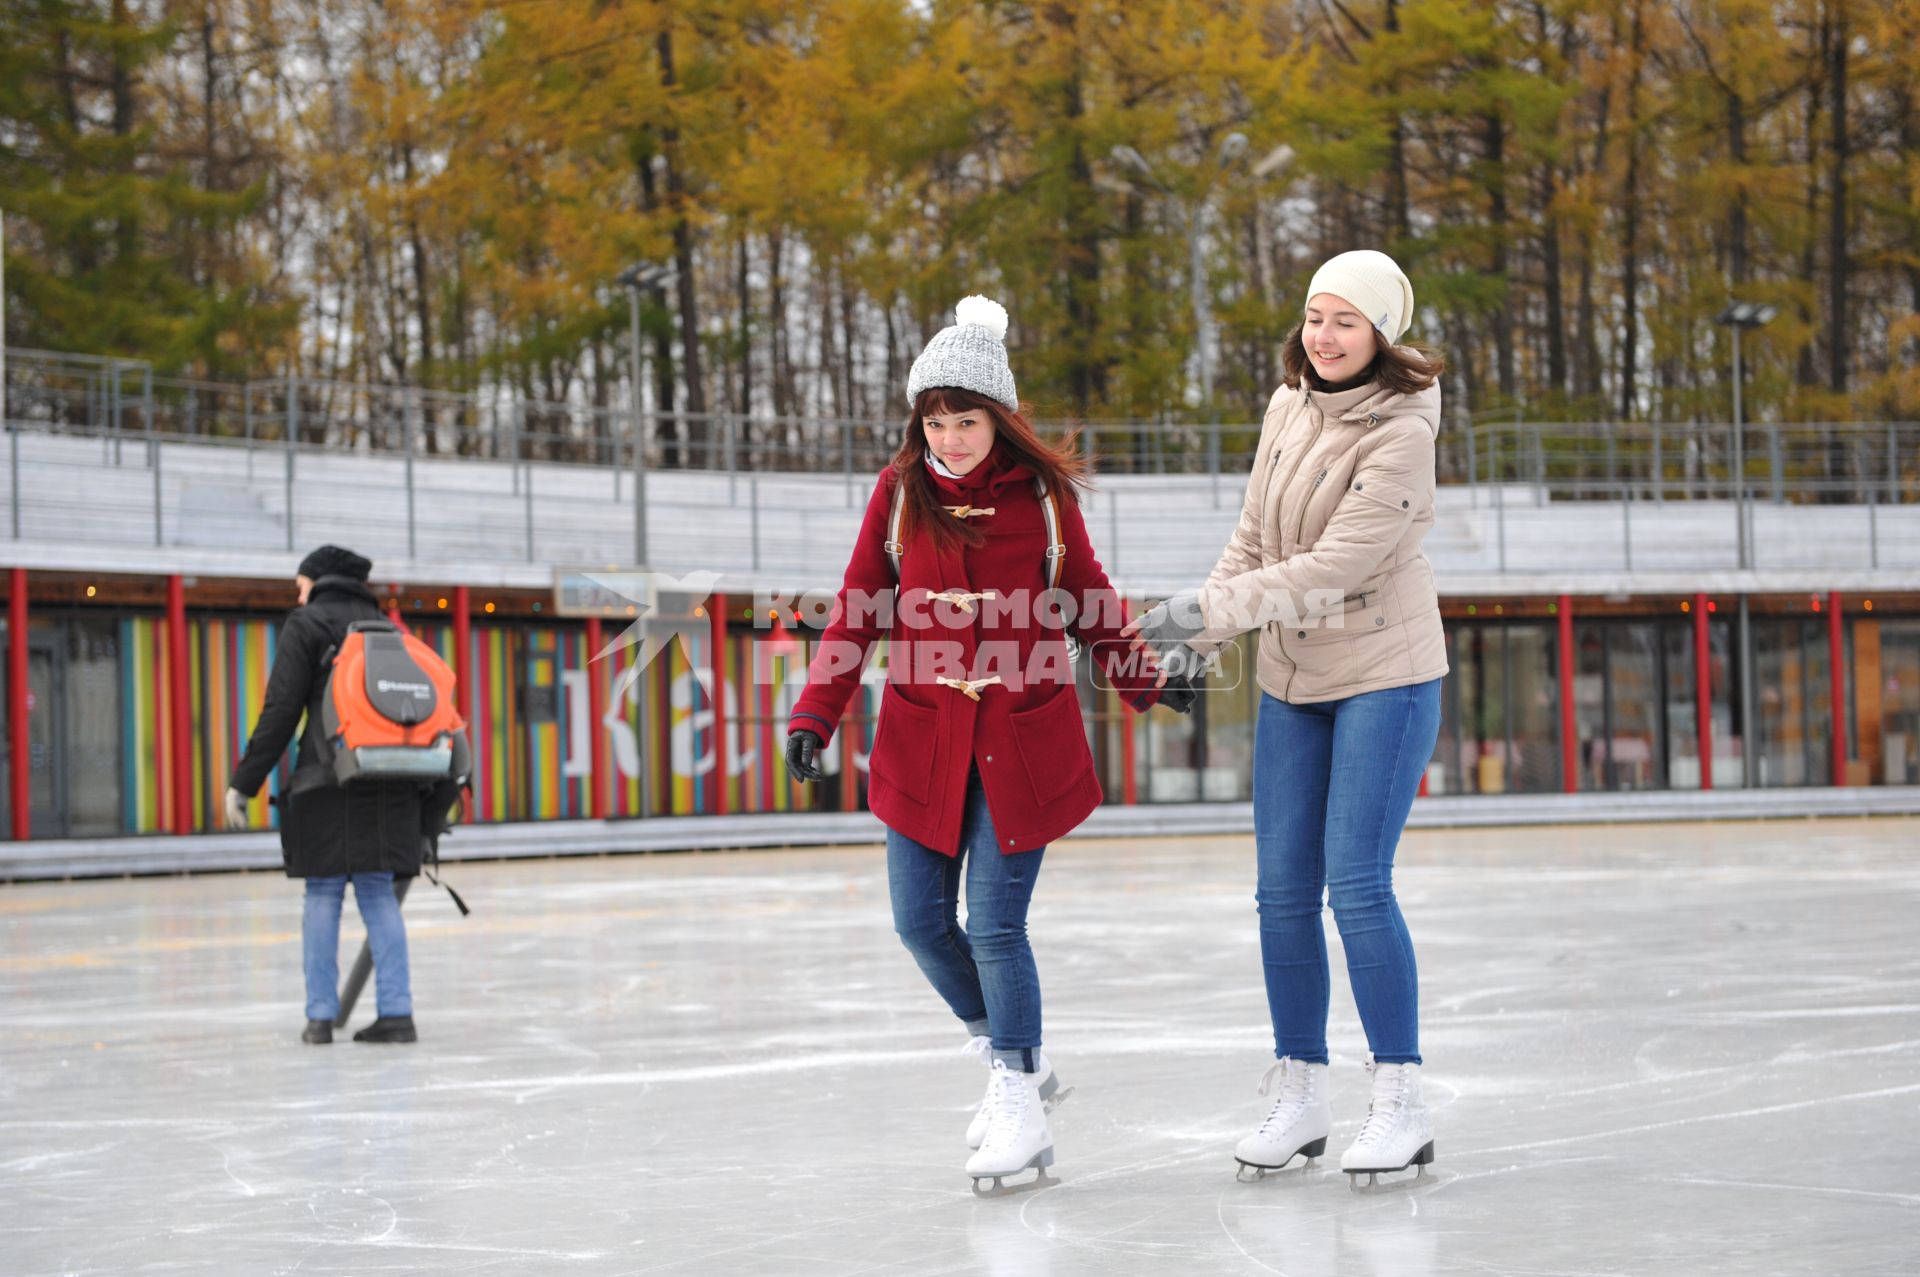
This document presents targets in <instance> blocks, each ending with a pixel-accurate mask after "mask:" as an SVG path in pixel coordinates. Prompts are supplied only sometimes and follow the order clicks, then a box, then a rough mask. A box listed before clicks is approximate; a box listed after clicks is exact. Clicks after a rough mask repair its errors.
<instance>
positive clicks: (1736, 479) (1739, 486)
mask: <svg viewBox="0 0 1920 1277" xmlns="http://www.w3.org/2000/svg"><path fill="white" fill-rule="evenodd" d="M1745 326H1746V325H1745V324H1743V323H1741V322H1740V321H1739V320H1738V319H1735V320H1734V322H1733V485H1734V486H1733V519H1734V524H1735V527H1736V531H1737V534H1738V535H1737V536H1736V537H1735V538H1734V547H1735V549H1734V561H1735V563H1736V565H1737V566H1739V567H1741V568H1743V569H1744V568H1745V567H1746V566H1747V563H1748V558H1749V556H1748V552H1747V504H1746V501H1745V495H1746V481H1747V448H1746V439H1745V438H1744V436H1745V435H1746V431H1745V430H1743V429H1742V428H1741V426H1742V417H1741V408H1742V406H1743V405H1742V403H1741V400H1740V383H1741V381H1742V380H1743V378H1742V376H1741V371H1742V370H1741V367H1740V330H1741V329H1742V328H1744V327H1745Z"/></svg>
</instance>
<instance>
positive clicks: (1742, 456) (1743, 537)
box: [1714, 302, 1780, 568]
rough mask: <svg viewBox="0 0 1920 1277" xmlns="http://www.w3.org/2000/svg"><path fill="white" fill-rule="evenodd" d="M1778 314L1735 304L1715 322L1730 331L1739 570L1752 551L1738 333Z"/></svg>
mask: <svg viewBox="0 0 1920 1277" xmlns="http://www.w3.org/2000/svg"><path fill="white" fill-rule="evenodd" d="M1779 313H1780V310H1779V308H1778V307H1777V306H1768V305H1765V304H1764V303H1761V302H1734V303H1733V304H1732V305H1730V306H1728V307H1727V308H1726V309H1725V310H1723V311H1721V312H1720V313H1719V315H1717V316H1716V317H1715V318H1714V322H1715V323H1716V324H1720V325H1722V326H1724V327H1726V328H1730V329H1732V330H1733V485H1734V486H1733V516H1734V524H1735V528H1736V532H1737V536H1736V538H1735V542H1734V545H1735V558H1736V562H1737V564H1738V566H1739V567H1741V568H1746V567H1749V566H1751V559H1752V547H1751V546H1750V545H1749V544H1748V536H1747V497H1746V492H1747V450H1746V439H1745V435H1746V430H1745V428H1744V427H1745V425H1746V417H1745V414H1744V412H1743V411H1742V409H1743V406H1744V405H1743V403H1742V399H1741V392H1742V389H1743V383H1744V381H1745V369H1744V368H1743V367H1742V365H1741V362H1740V333H1741V331H1742V330H1743V329H1747V328H1758V327H1760V326H1761V325H1762V324H1764V323H1766V322H1768V321H1769V320H1771V319H1772V318H1773V317H1774V316H1775V315H1777V314H1779Z"/></svg>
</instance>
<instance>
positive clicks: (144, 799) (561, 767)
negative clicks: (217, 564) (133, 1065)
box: [120, 616, 884, 833]
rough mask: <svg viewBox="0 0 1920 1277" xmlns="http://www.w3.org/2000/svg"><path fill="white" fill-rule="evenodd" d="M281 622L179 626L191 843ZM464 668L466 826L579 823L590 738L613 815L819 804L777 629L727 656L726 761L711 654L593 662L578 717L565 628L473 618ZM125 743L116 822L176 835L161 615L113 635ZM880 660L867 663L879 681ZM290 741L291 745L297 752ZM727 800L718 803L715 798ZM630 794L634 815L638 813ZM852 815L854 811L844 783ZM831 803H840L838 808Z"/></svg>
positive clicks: (240, 739)
mask: <svg viewBox="0 0 1920 1277" xmlns="http://www.w3.org/2000/svg"><path fill="white" fill-rule="evenodd" d="M411 628H412V629H413V631H414V633H416V634H417V635H419V637H420V638H421V639H422V640H423V641H425V642H426V643H427V644H428V645H429V646H430V647H432V648H433V649H434V650H435V651H437V652H439V653H440V655H441V658H442V659H443V660H446V661H447V663H448V664H449V665H455V664H456V662H455V661H454V659H453V657H454V651H453V627H452V625H451V624H449V623H447V622H444V621H439V620H435V621H431V622H425V623H421V624H416V625H413V626H412V627H411ZM278 630H279V622H278V621H269V620H260V619H253V618H233V617H196V618H190V619H189V621H188V668H189V684H190V689H191V690H190V694H191V697H192V705H191V707H190V716H191V721H192V727H193V737H194V746H195V748H194V752H193V760H192V766H193V784H192V802H193V811H192V818H191V824H192V826H193V827H194V828H196V829H212V828H215V827H217V826H218V824H219V822H220V819H221V801H222V797H223V795H224V793H225V790H226V786H227V780H228V778H229V777H230V776H231V775H232V772H233V768H234V765H235V763H236V762H237V761H238V760H239V758H240V756H241V754H242V753H243V752H244V750H245V748H246V742H247V738H248V736H249V735H250V734H251V732H252V730H253V724H254V720H255V719H256V718H257V717H258V715H259V712H260V707H261V703H262V701H263V699H264V696H265V689H266V684H267V677H268V673H269V671H270V670H271V668H272V664H273V656H274V648H275V640H276V638H277V634H278ZM471 636H472V651H471V653H470V669H471V671H472V675H471V676H472V678H473V680H474V697H473V705H474V713H473V722H472V724H471V725H470V730H471V735H472V740H473V747H474V785H473V801H472V803H471V804H470V807H469V811H468V816H467V819H469V820H481V821H509V820H556V819H573V818H580V817H584V816H587V815H589V814H590V813H591V810H592V806H591V789H590V786H591V785H592V784H593V783H594V780H595V778H594V777H593V776H592V775H591V760H592V752H593V751H592V744H593V741H592V734H593V733H594V732H596V731H599V732H602V733H604V737H603V740H602V742H601V744H602V774H601V777H600V778H599V779H600V783H602V784H603V785H604V786H605V792H606V795H607V803H606V810H607V813H608V815H610V816H613V817H620V816H635V815H638V814H640V813H641V811H642V810H643V809H644V810H646V811H649V812H651V813H653V814H655V815H700V814H706V813H712V812H716V811H718V810H720V809H721V807H722V806H723V805H724V807H725V810H727V811H730V812H763V811H791V810H801V809H810V808H814V807H817V806H819V805H821V804H822V801H823V796H822V794H821V793H820V792H819V791H817V790H814V789H812V788H811V787H803V786H801V785H798V784H797V783H796V782H794V781H793V780H792V779H791V778H790V777H788V775H787V771H786V766H785V761H784V758H783V752H784V746H785V740H786V722H787V713H788V711H789V710H790V709H791V707H792V704H793V702H794V700H795V699H796V698H797V696H798V694H799V690H800V687H801V685H802V683H803V681H804V679H805V677H806V667H807V659H808V656H809V654H810V653H809V645H808V643H807V642H806V641H805V640H804V639H799V638H794V637H791V636H789V635H787V634H785V633H784V632H782V633H780V634H777V635H772V636H769V635H767V634H766V633H765V632H761V633H758V634H754V633H748V632H735V633H731V634H729V635H728V637H727V640H726V642H725V643H724V644H723V645H722V649H723V650H722V658H723V660H724V662H725V668H724V679H725V686H726V689H727V703H726V707H725V715H724V716H725V719H726V748H725V749H724V750H721V749H719V748H718V746H719V744H720V741H719V733H718V732H717V731H716V730H715V720H716V715H715V713H714V705H713V697H712V689H713V669H712V657H713V653H712V646H711V644H710V643H709V642H708V641H706V640H705V637H704V635H702V636H700V637H699V639H698V640H697V641H692V642H689V641H687V640H685V639H674V640H670V641H668V642H667V643H665V644H664V645H663V646H662V647H661V648H660V650H659V651H658V653H657V654H656V656H655V657H654V659H653V661H652V662H651V663H650V665H649V666H648V667H647V668H646V669H645V670H644V671H642V672H641V674H640V675H639V677H638V678H637V679H635V680H634V681H633V683H632V684H631V685H630V686H626V687H623V686H622V683H623V679H624V677H625V676H626V675H627V673H628V672H629V671H630V670H631V668H632V666H633V664H634V662H635V661H636V660H637V659H638V656H639V652H640V649H639V648H637V647H626V648H621V649H619V650H616V651H614V652H612V653H610V654H609V655H607V656H606V657H605V658H604V660H603V661H602V662H601V664H602V665H603V667H604V668H603V670H602V671H601V672H600V683H601V692H602V696H603V700H602V703H601V704H600V705H599V706H595V705H593V704H591V703H590V701H591V695H590V688H591V684H592V675H591V672H590V669H589V661H590V657H591V655H592V654H591V653H589V652H588V651H587V645H586V631H585V627H584V626H583V625H580V624H578V623H574V622H531V623H529V622H520V621H512V622H491V621H489V622H485V623H481V622H476V623H475V624H474V625H473V627H472V630H471ZM120 654H121V655H120V661H121V670H120V686H121V714H122V731H123V734H124V738H125V739H126V741H127V742H128V748H127V749H126V751H125V759H126V761H125V765H124V768H123V773H122V778H121V779H122V796H121V810H122V814H123V823H124V827H125V829H126V830H127V831H128V832H140V833H146V832H159V831H162V830H167V829H170V828H172V825H173V809H172V786H171V784H170V783H169V771H168V769H169V767H170V766H171V759H170V758H169V757H168V756H167V751H166V750H165V749H163V748H162V741H163V739H164V734H163V732H162V731H161V730H160V727H159V725H160V724H161V723H164V722H165V721H167V719H166V715H167V714H168V713H169V710H170V705H169V687H170V684H169V681H168V680H167V679H166V678H164V677H162V676H161V675H162V672H163V671H165V670H166V669H167V668H168V661H169V659H170V653H169V651H168V639H167V634H166V626H165V623H164V621H163V620H162V618H160V617H158V616H129V617H125V618H123V619H122V620H121V621H120ZM883 657H884V644H882V651H881V652H880V653H877V654H876V659H875V668H876V671H877V667H878V665H879V662H880V661H881V660H882V659H883ZM879 699H880V696H879V685H878V683H877V682H874V681H870V682H869V683H868V684H867V686H866V687H865V688H864V689H863V692H862V694H861V695H860V696H857V697H856V698H855V701H854V703H853V704H852V705H851V706H850V707H849V717H848V721H847V723H846V724H844V725H843V729H842V735H843V737H844V738H845V739H846V740H848V741H851V743H852V750H853V754H854V759H853V762H854V767H855V771H856V774H857V775H856V781H857V777H858V774H859V773H863V772H864V768H865V758H866V750H867V748H868V746H869V745H870V743H871V740H872V732H873V716H874V714H875V712H876V711H877V709H878V705H879ZM296 744H297V742H296ZM830 754H831V756H830V757H829V758H828V759H827V760H826V766H827V769H828V771H829V774H834V773H837V772H839V771H840V770H841V769H842V768H843V767H844V765H845V763H846V761H847V752H846V749H845V748H844V747H843V745H842V742H841V741H836V742H835V748H834V749H833V750H832V751H830ZM291 766H292V747H290V748H289V751H288V756H287V758H285V759H283V761H282V763H281V766H280V769H279V770H278V772H277V773H276V774H275V775H274V776H273V777H272V778H271V779H270V780H269V783H268V785H267V786H266V787H264V788H263V789H262V791H261V793H260V795H259V796H258V797H256V798H255V799H254V802H253V804H252V807H251V809H250V810H251V814H252V817H253V823H254V825H255V826H256V827H258V828H268V827H271V826H272V825H273V824H274V823H275V821H276V818H277V817H276V812H277V809H276V808H274V807H273V806H272V805H271V804H270V802H269V798H270V796H272V795H277V794H278V793H279V792H280V791H281V788H282V786H283V785H284V784H285V781H286V778H287V776H288V774H289V773H290V772H291ZM723 786H724V798H723V796H722V787H723ZM643 787H644V790H645V794H646V802H645V804H644V808H643V804H642V792H643ZM851 800H852V803H853V805H854V806H858V805H859V802H860V801H861V798H860V794H859V789H858V786H857V784H856V787H855V789H854V791H853V794H852V796H851ZM840 805H842V806H844V805H846V803H844V802H843V803H842V804H840Z"/></svg>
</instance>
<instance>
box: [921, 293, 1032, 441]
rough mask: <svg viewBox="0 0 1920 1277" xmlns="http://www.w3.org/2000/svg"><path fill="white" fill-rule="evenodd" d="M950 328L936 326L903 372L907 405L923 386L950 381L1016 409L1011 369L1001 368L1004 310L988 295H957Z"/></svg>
mask: <svg viewBox="0 0 1920 1277" xmlns="http://www.w3.org/2000/svg"><path fill="white" fill-rule="evenodd" d="M953 318H954V320H955V322H954V325H953V327H951V328H942V329H941V330H940V331H939V332H937V333H935V334H934V335H933V340H932V341H930V342H928V343H927V348H926V349H925V350H923V351H921V352H920V357H919V358H918V359H916V360H914V361H913V371H912V372H909V373H908V374H907V404H908V406H909V407H911V406H912V405H913V404H914V403H916V402H917V401H918V400H919V398H920V392H921V391H923V390H932V389H934V388H935V387H937V386H951V387H953V388H954V389H956V390H971V391H972V392H973V393H974V394H976V395H985V396H986V397H987V398H988V399H991V400H993V401H994V402H995V403H1000V404H1004V405H1006V407H1007V410H1008V411H1010V412H1018V411H1020V396H1019V395H1017V394H1015V393H1014V389H1013V369H1011V368H1009V367H1007V309H1006V307H1004V306H1002V305H1001V304H1000V303H999V302H997V301H994V300H993V299H992V298H989V297H980V296H977V295H976V296H973V297H962V298H961V299H960V304H959V305H958V306H955V307H954V308H953Z"/></svg>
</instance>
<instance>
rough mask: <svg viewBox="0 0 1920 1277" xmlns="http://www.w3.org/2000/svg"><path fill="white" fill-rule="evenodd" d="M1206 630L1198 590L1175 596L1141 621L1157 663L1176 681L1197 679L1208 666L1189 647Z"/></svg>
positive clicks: (1144, 635) (1141, 633)
mask: <svg viewBox="0 0 1920 1277" xmlns="http://www.w3.org/2000/svg"><path fill="white" fill-rule="evenodd" d="M1204 629H1206V621H1205V619H1204V618H1203V617H1201V615H1200V592H1199V591H1198V590H1188V591H1186V592H1185V593H1184V594H1176V595H1174V596H1173V597H1172V598H1170V599H1168V600H1167V601H1166V602H1164V603H1159V604H1156V605H1155V606H1154V607H1153V609H1152V610H1151V611H1149V612H1148V613H1147V614H1146V615H1145V616H1143V617H1141V618H1140V637H1141V638H1143V639H1145V640H1146V642H1147V646H1148V647H1150V648H1152V649H1153V657H1154V660H1155V661H1156V662H1157V663H1158V664H1159V666H1160V668H1161V669H1164V670H1165V671H1167V673H1168V675H1169V676H1170V677H1171V678H1175V679H1177V678H1186V679H1188V680H1192V679H1195V678H1197V677H1198V676H1199V674H1200V671H1201V669H1202V668H1204V666H1205V664H1206V662H1205V661H1203V660H1202V659H1201V657H1200V654H1199V653H1198V652H1195V651H1194V650H1193V649H1192V648H1191V647H1189V646H1187V644H1188V642H1189V640H1191V639H1193V638H1194V637H1196V636H1197V635H1198V634H1199V633H1200V632H1201V631H1202V630H1204ZM1189 690H1191V689H1189ZM1164 695H1165V692H1164V691H1163V692H1162V696H1164ZM1188 708H1191V706H1189V707H1188ZM1181 712H1182V713H1185V712H1186V711H1185V710H1182V711H1181Z"/></svg>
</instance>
